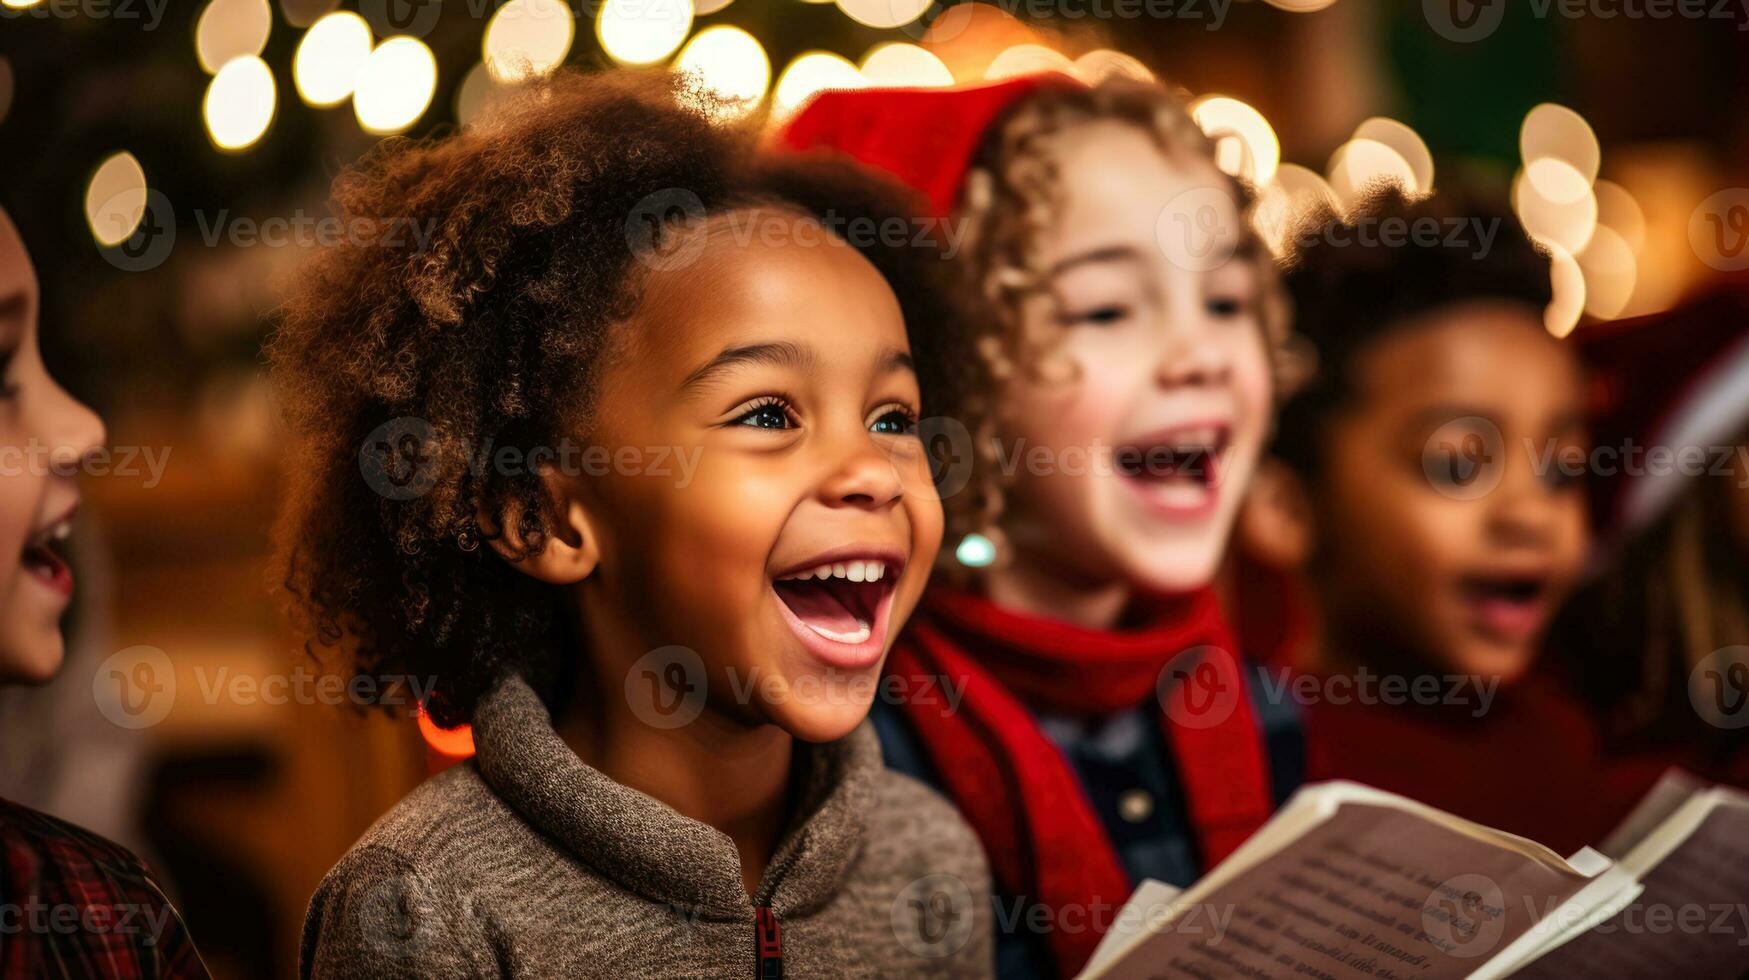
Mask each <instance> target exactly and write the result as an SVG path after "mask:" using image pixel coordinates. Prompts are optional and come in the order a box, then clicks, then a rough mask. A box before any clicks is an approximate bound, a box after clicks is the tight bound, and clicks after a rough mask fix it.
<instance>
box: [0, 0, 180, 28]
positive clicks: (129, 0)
mask: <svg viewBox="0 0 1749 980" xmlns="http://www.w3.org/2000/svg"><path fill="white" fill-rule="evenodd" d="M168 9H170V0H39V2H37V3H35V4H32V5H31V6H28V7H16V6H12V5H10V4H0V20H16V19H18V18H21V17H32V18H36V19H39V20H116V21H135V22H137V23H139V25H140V29H141V30H145V31H155V30H157V29H158V25H159V24H162V23H163V22H164V11H166V10H168Z"/></svg>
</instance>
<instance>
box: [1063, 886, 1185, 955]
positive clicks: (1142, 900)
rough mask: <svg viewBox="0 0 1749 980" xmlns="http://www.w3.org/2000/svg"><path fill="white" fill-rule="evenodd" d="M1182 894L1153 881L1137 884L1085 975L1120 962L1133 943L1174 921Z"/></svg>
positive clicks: (1180, 890) (1177, 889) (1181, 891)
mask: <svg viewBox="0 0 1749 980" xmlns="http://www.w3.org/2000/svg"><path fill="white" fill-rule="evenodd" d="M1181 894H1183V890H1182V889H1179V888H1175V887H1173V886H1171V885H1168V884H1166V883H1165V882H1164V881H1155V880H1154V879H1152V878H1148V879H1145V880H1144V881H1143V882H1142V883H1141V884H1139V885H1137V886H1136V890H1135V892H1134V893H1133V894H1131V895H1130V900H1129V901H1127V902H1125V903H1124V907H1123V909H1122V910H1121V911H1119V912H1118V914H1117V921H1115V922H1113V923H1112V924H1111V928H1110V929H1108V930H1106V933H1105V937H1104V938H1102V939H1101V940H1099V946H1098V947H1097V948H1095V949H1094V950H1093V957H1092V958H1091V959H1089V960H1088V961H1087V965H1086V966H1085V967H1082V972H1083V973H1093V972H1096V971H1098V970H1103V969H1104V968H1105V967H1107V966H1109V965H1110V964H1112V963H1115V962H1117V958H1118V956H1119V955H1120V954H1121V953H1122V952H1123V948H1124V947H1125V946H1128V945H1129V944H1130V941H1131V940H1133V939H1135V938H1137V937H1139V936H1144V935H1147V934H1148V933H1150V932H1153V931H1154V930H1155V929H1158V928H1160V926H1161V924H1162V923H1164V922H1165V921H1166V920H1167V919H1168V918H1171V914H1172V911H1173V907H1174V903H1175V902H1176V901H1177V899H1178V896H1179V895H1181Z"/></svg>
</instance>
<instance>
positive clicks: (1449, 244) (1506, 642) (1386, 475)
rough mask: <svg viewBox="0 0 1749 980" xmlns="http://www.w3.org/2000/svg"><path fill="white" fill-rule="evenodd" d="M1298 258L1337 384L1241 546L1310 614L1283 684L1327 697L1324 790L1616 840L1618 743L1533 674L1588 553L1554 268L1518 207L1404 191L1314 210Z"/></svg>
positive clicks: (1309, 726) (1326, 374) (1292, 447)
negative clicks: (1554, 309) (1281, 577)
mask: <svg viewBox="0 0 1749 980" xmlns="http://www.w3.org/2000/svg"><path fill="white" fill-rule="evenodd" d="M1418 229H1419V231H1417V230H1418ZM1288 263H1289V264H1288V272H1287V277H1286V280H1287V284H1288V288H1289V292H1290V295H1291V296H1292V298H1293V302H1294V306H1295V318H1296V320H1295V322H1296V326H1297V329H1298V330H1299V331H1300V333H1301V334H1302V335H1303V336H1304V337H1305V338H1306V340H1307V341H1308V342H1310V343H1311V344H1312V345H1313V346H1314V347H1315V348H1316V351H1317V360H1318V369H1317V372H1316V376H1315V377H1314V378H1313V379H1312V380H1311V381H1310V382H1309V383H1308V384H1307V385H1306V386H1305V387H1304V388H1303V389H1302V390H1300V391H1299V392H1296V393H1295V395H1294V396H1293V397H1292V398H1291V399H1289V400H1288V401H1287V403H1286V404H1284V405H1283V407H1282V412H1281V425H1280V429H1279V431H1278V433H1277V436H1276V440H1275V443H1274V445H1273V447H1272V452H1271V461H1270V462H1269V463H1268V464H1266V466H1265V467H1264V472H1263V473H1262V474H1261V475H1260V477H1259V480H1258V482H1257V484H1256V485H1255V486H1254V488H1253V499H1252V500H1251V501H1250V503H1249V505H1248V507H1247V510H1246V515H1245V517H1244V519H1243V521H1242V524H1241V530H1242V537H1243V541H1244V545H1245V549H1246V553H1247V554H1248V555H1249V556H1250V557H1251V558H1253V559H1261V560H1263V561H1264V562H1265V563H1267V564H1271V565H1273V566H1275V567H1277V568H1283V569H1290V570H1292V571H1293V572H1294V574H1295V576H1296V577H1297V580H1298V582H1299V586H1300V589H1299V591H1300V595H1301V597H1302V599H1303V600H1304V612H1305V616H1306V621H1305V623H1304V624H1303V629H1302V631H1301V633H1300V636H1299V641H1298V644H1297V648H1296V649H1294V650H1293V651H1291V653H1290V655H1289V658H1288V659H1289V660H1290V661H1291V663H1292V664H1293V666H1294V667H1295V668H1296V669H1297V670H1298V671H1300V672H1301V676H1300V677H1297V678H1292V679H1291V682H1290V678H1288V676H1287V675H1286V673H1285V672H1281V673H1277V674H1276V675H1274V676H1275V677H1276V680H1275V681H1273V682H1271V681H1265V686H1269V687H1271V688H1272V694H1273V695H1274V696H1281V697H1287V698H1291V699H1294V700H1298V701H1301V702H1303V703H1304V705H1305V708H1306V733H1307V740H1308V743H1309V747H1310V751H1309V767H1310V768H1309V777H1310V778H1349V779H1355V780H1358V781H1360V782H1363V783H1367V784H1370V785H1373V786H1377V787H1380V788H1382V789H1386V790H1391V791H1394V792H1399V793H1403V794H1406V795H1408V796H1411V797H1413V798H1415V799H1417V800H1421V801H1422V802H1425V803H1429V804H1431V805H1433V806H1436V807H1440V808H1441V809H1445V810H1449V811H1451V812H1453V813H1456V814H1458V815H1460V816H1464V817H1468V818H1470V819H1473V820H1477V821H1480V822H1482V823H1486V824H1489V825H1492V826H1496V827H1500V828H1502V829H1505V830H1508V831H1511V832H1514V833H1518V834H1522V835H1526V836H1529V837H1532V838H1534V839H1536V840H1539V841H1542V842H1544V843H1548V844H1549V845H1550V846H1553V847H1555V848H1556V849H1558V850H1559V849H1568V850H1570V849H1571V848H1573V847H1577V846H1579V845H1580V844H1584V843H1588V842H1590V841H1593V840H1595V839H1596V838H1597V837H1599V836H1601V834H1602V832H1603V831H1606V830H1608V829H1609V827H1610V825H1611V820H1610V819H1609V818H1607V817H1604V816H1601V815H1597V814H1591V815H1590V819H1587V815H1586V814H1582V813H1579V812H1576V811H1579V810H1581V809H1582V808H1583V807H1584V806H1585V804H1586V801H1587V798H1588V794H1589V790H1590V785H1589V782H1590V780H1592V779H1593V778H1594V774H1593V772H1592V771H1591V769H1592V766H1593V764H1594V760H1595V750H1596V739H1595V737H1594V733H1593V732H1592V731H1591V729H1590V727H1589V725H1588V724H1587V722H1586V717H1585V713H1584V712H1583V711H1582V710H1581V709H1580V708H1579V707H1578V705H1577V703H1576V702H1575V701H1573V700H1572V699H1570V698H1568V697H1567V696H1565V695H1564V694H1563V693H1561V691H1560V690H1559V689H1558V688H1557V687H1556V686H1555V685H1552V684H1549V683H1547V682H1546V681H1544V680H1543V679H1542V678H1541V677H1539V676H1536V675H1534V674H1533V673H1532V667H1533V664H1534V662H1535V660H1536V658H1537V654H1538V651H1539V649H1540V646H1541V643H1542V641H1543V635H1544V633H1545V630H1546V628H1547V625H1548V623H1549V621H1550V619H1551V618H1552V617H1553V615H1554V613H1555V611H1556V609H1557V607H1558V605H1559V604H1560V602H1561V601H1562V600H1563V599H1564V598H1565V597H1566V596H1567V594H1568V593H1569V592H1570V590H1571V589H1572V587H1573V585H1574V582H1575V580H1576V578H1577V576H1578V574H1579V571H1580V568H1581V565H1582V563H1583V560H1584V557H1585V553H1586V544H1587V525H1586V499H1585V490H1584V484H1583V473H1582V471H1576V470H1575V469H1574V465H1573V464H1574V463H1575V462H1576V459H1577V457H1576V456H1575V454H1582V453H1583V451H1584V447H1585V417H1584V407H1585V400H1584V395H1585V388H1584V382H1583V375H1582V373H1581V369H1580V365H1579V363H1578V361H1577V359H1576V357H1575V356H1574V354H1573V352H1572V350H1571V348H1570V345H1569V344H1568V343H1567V342H1565V341H1562V340H1558V339H1556V338H1555V337H1553V336H1551V335H1550V333H1549V332H1548V330H1547V329H1545V327H1544V324H1543V316H1544V308H1545V307H1546V306H1547V305H1548V303H1549V302H1550V298H1551V285H1550V279H1549V261H1548V258H1547V257H1546V256H1545V255H1544V254H1542V253H1541V252H1539V251H1538V250H1537V248H1536V246H1535V245H1533V243H1532V242H1531V240H1530V239H1529V238H1528V237H1527V236H1526V234H1525V232H1524V231H1523V230H1522V228H1521V226H1520V225H1519V224H1518V223H1517V221H1516V220H1515V219H1514V218H1512V217H1511V216H1510V215H1509V214H1507V213H1506V212H1505V211H1504V210H1503V209H1498V208H1493V207H1490V206H1488V205H1487V204H1486V203H1485V202H1481V201H1474V200H1467V199H1465V197H1464V196H1462V195H1461V194H1459V193H1453V192H1450V191H1448V192H1444V193H1441V194H1440V195H1437V196H1435V197H1432V198H1429V199H1425V200H1420V201H1412V200H1410V199H1408V198H1406V197H1404V196H1403V195H1402V194H1401V193H1400V192H1398V191H1396V190H1395V189H1391V190H1386V191H1382V192H1379V193H1377V194H1375V195H1374V196H1373V197H1372V198H1371V199H1369V200H1367V201H1365V202H1363V203H1361V204H1360V205H1359V206H1357V207H1356V208H1355V209H1353V210H1352V211H1351V212H1350V213H1349V214H1348V216H1346V217H1339V216H1337V215H1335V214H1332V213H1329V212H1327V211H1320V212H1319V213H1315V214H1312V215H1310V216H1308V217H1307V218H1306V219H1305V221H1304V222H1303V224H1302V225H1301V226H1300V227H1299V228H1298V229H1297V230H1296V232H1295V235H1294V239H1293V242H1292V245H1291V254H1290V256H1289V258H1288ZM1244 614H1245V615H1247V616H1253V615H1259V616H1268V615H1271V614H1272V611H1271V610H1268V609H1261V608H1251V607H1247V608H1245V609H1244ZM1265 676H1266V677H1269V676H1270V674H1269V673H1268V672H1265ZM1617 816H1619V814H1617Z"/></svg>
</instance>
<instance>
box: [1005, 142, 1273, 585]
mask: <svg viewBox="0 0 1749 980" xmlns="http://www.w3.org/2000/svg"><path fill="white" fill-rule="evenodd" d="M1055 156H1056V164H1057V167H1058V168H1059V172H1060V173H1061V174H1062V175H1063V178H1062V182H1061V186H1062V194H1063V199H1062V206H1061V211H1060V212H1059V214H1058V217H1057V220H1056V221H1055V222H1054V223H1053V225H1052V227H1051V228H1050V229H1049V230H1048V231H1047V232H1046V234H1045V237H1044V239H1043V240H1042V241H1041V242H1040V247H1041V248H1042V249H1043V250H1044V255H1045V261H1046V263H1047V265H1048V266H1049V267H1050V268H1051V269H1052V270H1053V271H1052V274H1051V276H1050V279H1049V283H1048V285H1049V289H1048V293H1047V295H1042V296H1039V297H1037V298H1036V299H1035V301H1033V302H1032V303H1030V304H1029V305H1028V307H1027V309H1026V310H1025V311H1024V317H1025V322H1026V328H1027V330H1028V331H1029V333H1031V334H1032V335H1034V336H1038V335H1041V334H1042V335H1049V334H1050V333H1051V332H1052V331H1055V332H1057V335H1059V336H1060V337H1061V340H1060V342H1058V343H1057V344H1056V346H1055V347H1054V348H1053V350H1052V352H1051V353H1050V354H1047V355H1046V357H1047V358H1048V359H1049V360H1050V361H1051V362H1053V363H1050V364H1047V365H1046V367H1047V370H1048V371H1054V370H1055V368H1056V366H1057V365H1061V366H1062V367H1063V368H1066V369H1067V370H1068V371H1069V372H1071V373H1069V374H1068V375H1067V377H1066V379H1065V378H1058V377H1050V376H1047V377H1046V378H1044V379H1043V380H1038V381H1031V380H1028V381H1021V382H1017V383H1015V384H1013V385H1012V386H1011V387H1010V389H1009V391H1008V392H1007V394H1006V397H1005V399H1004V400H1005V404H1006V406H1007V407H1008V409H1009V416H1008V424H1007V425H1006V427H1005V433H1004V434H1005V437H1006V441H1008V442H1009V443H1010V445H1009V446H1005V447H1004V451H1005V452H1016V454H1017V456H1018V458H1019V460H1020V463H1021V465H1020V466H1019V468H1018V470H1017V471H1016V473H1015V476H1014V478H1013V481H1014V482H1013V484H1012V489H1011V491H1010V517H1009V523H1008V526H1007V527H1006V530H1007V531H1008V533H1009V536H1010V538H1011V539H1012V540H1013V541H1014V542H1015V544H1016V545H1017V547H1019V548H1020V549H1022V550H1023V551H1024V550H1031V551H1034V552H1036V553H1039V554H1040V555H1041V556H1042V557H1044V559H1045V560H1046V561H1048V562H1049V563H1050V564H1051V565H1052V566H1054V567H1056V568H1058V569H1060V570H1062V571H1066V572H1068V573H1070V574H1078V575H1081V576H1085V577H1086V578H1088V579H1090V580H1094V581H1111V580H1122V581H1124V582H1127V583H1129V584H1130V585H1131V587H1134V588H1140V589H1144V590H1148V591H1178V590H1183V589H1189V588H1194V587H1197V586H1201V585H1204V584H1206V583H1207V582H1208V581H1209V580H1210V578H1211V577H1212V576H1213V574H1214V571H1215V568H1216V566H1217V565H1218V564H1219V562H1220V558H1221V555H1222V553H1223V551H1224V549H1225V545H1226V539H1227V533H1228V530H1229V528H1231V526H1232V522H1233V518H1234V515H1235V513H1236V511H1237V508H1238V506H1239V503H1240V500H1241V497H1242V495H1243V491H1244V487H1245V484H1246V483H1247V481H1248V480H1249V479H1250V475H1251V472H1252V470H1253V469H1254V468H1255V466H1256V463H1257V458H1258V454H1259V452H1260V450H1261V447H1262V443H1263V438H1264V433H1265V430H1266V428H1267V425H1268V415H1269V410H1270V401H1271V379H1270V371H1269V363H1268V357H1267V351H1266V348H1265V341H1264V336H1263V330H1262V327H1261V325H1260V323H1259V316H1258V311H1257V294H1258V288H1259V284H1258V281H1257V272H1256V270H1255V269H1254V268H1253V266H1252V265H1251V263H1250V262H1249V261H1246V260H1245V259H1244V258H1243V257H1242V256H1239V255H1235V256H1234V257H1232V258H1229V259H1227V260H1226V261H1221V262H1218V263H1212V267H1209V268H1205V267H1204V265H1205V263H1203V262H1196V261H1185V260H1184V259H1185V257H1186V256H1187V255H1189V254H1190V253H1184V254H1179V253H1177V252H1175V251H1173V250H1170V249H1166V248H1163V247H1162V245H1161V238H1160V235H1161V233H1162V229H1165V230H1166V231H1167V232H1170V231H1171V230H1173V229H1179V228H1181V227H1184V226H1185V223H1186V222H1188V223H1189V227H1192V228H1198V229H1206V228H1210V227H1212V228H1214V229H1216V232H1215V233H1216V234H1217V235H1221V236H1231V235H1235V234H1236V232H1237V229H1238V228H1239V227H1240V224H1239V222H1240V218H1239V214H1238V211H1237V205H1236V203H1235V201H1234V198H1233V195H1232V193H1231V191H1230V190H1229V183H1228V182H1227V181H1226V179H1225V178H1223V177H1222V176H1221V175H1220V174H1219V173H1218V172H1217V171H1216V170H1215V169H1214V167H1213V166H1211V165H1210V164H1208V163H1207V162H1206V161H1203V160H1201V159H1196V158H1192V157H1190V156H1188V155H1181V154H1174V155H1171V156H1168V155H1166V154H1165V153H1163V152H1162V151H1161V149H1160V148H1159V146H1158V145H1157V144H1156V142H1155V141H1154V139H1153V138H1152V137H1151V136H1149V135H1148V134H1147V133H1144V132H1143V131H1142V130H1141V129H1139V128H1137V127H1134V126H1131V125H1128V124H1124V123H1118V122H1109V121H1103V122H1093V123H1088V124H1085V125H1082V126H1078V127H1075V128H1074V129H1072V130H1070V131H1068V132H1066V133H1065V134H1063V135H1062V136H1061V137H1059V142H1058V144H1057V146H1056V148H1055ZM1209 208H1213V209H1214V213H1211V212H1208V211H1207V209H1209ZM1211 218H1212V220H1209V219H1211ZM1236 244H1237V241H1236V239H1222V240H1219V241H1213V242H1205V243H1203V245H1204V247H1206V248H1209V249H1213V250H1221V251H1223V252H1226V253H1231V252H1232V250H1233V249H1234V247H1235V246H1236ZM1197 254H1210V255H1218V254H1220V252H1215V251H1210V252H1199V253H1197ZM1175 257H1176V260H1175ZM1057 373H1060V372H1057ZM1035 447H1042V448H1043V449H1044V450H1046V451H1047V455H1048V459H1049V462H1048V463H1047V464H1046V465H1045V466H1044V467H1042V468H1040V467H1035V466H1033V465H1031V464H1029V463H1028V462H1027V455H1026V454H1027V453H1029V452H1032V451H1034V448H1035ZM1089 459H1091V461H1092V463H1091V465H1084V464H1086V463H1087V461H1088V460H1089Z"/></svg>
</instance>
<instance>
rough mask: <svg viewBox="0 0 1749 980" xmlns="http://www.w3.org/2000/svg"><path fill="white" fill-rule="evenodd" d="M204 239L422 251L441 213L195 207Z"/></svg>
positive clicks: (236, 243)
mask: <svg viewBox="0 0 1749 980" xmlns="http://www.w3.org/2000/svg"><path fill="white" fill-rule="evenodd" d="M194 221H195V225H196V227H198V228H199V230H200V238H201V242H202V243H203V244H205V245H206V246H207V247H208V248H215V247H217V246H218V245H220V244H221V243H222V244H226V245H231V246H234V247H236V248H255V247H257V246H261V247H265V248H328V247H332V246H335V245H354V246H358V247H362V248H402V249H408V250H410V251H415V252H422V251H424V250H425V248H426V246H428V245H430V244H431V237H432V235H434V234H435V233H436V231H437V219H436V218H415V217H411V216H390V217H381V218H367V217H363V216H354V217H351V218H342V217H339V216H337V215H315V214H309V213H307V212H305V211H303V210H302V209H299V210H296V211H293V212H292V213H291V214H289V215H269V216H268V217H265V218H253V217H249V216H248V215H233V214H232V213H231V212H230V210H229V209H221V210H220V211H218V212H216V213H213V214H208V213H207V212H206V211H203V210H197V211H195V212H194Z"/></svg>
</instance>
